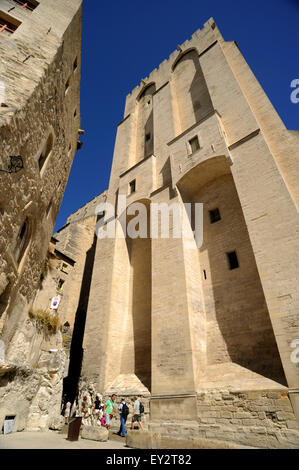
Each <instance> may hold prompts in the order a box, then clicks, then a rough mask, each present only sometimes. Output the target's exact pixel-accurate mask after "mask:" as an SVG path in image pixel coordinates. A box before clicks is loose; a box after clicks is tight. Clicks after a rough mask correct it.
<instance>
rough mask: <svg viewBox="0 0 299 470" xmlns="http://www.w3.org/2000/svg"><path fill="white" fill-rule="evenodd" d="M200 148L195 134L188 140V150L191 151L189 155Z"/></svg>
mask: <svg viewBox="0 0 299 470" xmlns="http://www.w3.org/2000/svg"><path fill="white" fill-rule="evenodd" d="M199 148H200V146H199V140H198V136H197V135H196V136H195V137H193V138H192V139H190V140H189V150H190V152H191V155H192V154H193V153H195V152H196V150H198V149H199Z"/></svg>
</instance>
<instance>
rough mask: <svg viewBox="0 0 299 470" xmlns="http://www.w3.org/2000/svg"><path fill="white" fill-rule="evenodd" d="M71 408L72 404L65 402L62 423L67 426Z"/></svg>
mask: <svg viewBox="0 0 299 470" xmlns="http://www.w3.org/2000/svg"><path fill="white" fill-rule="evenodd" d="M71 407H72V404H71V402H70V401H68V402H67V404H66V407H65V412H64V422H65V424H69V421H70V414H71Z"/></svg>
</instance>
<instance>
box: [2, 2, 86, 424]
mask: <svg viewBox="0 0 299 470" xmlns="http://www.w3.org/2000/svg"><path fill="white" fill-rule="evenodd" d="M81 4H82V1H81V0H64V1H63V2H61V1H60V0H38V1H36V0H30V1H26V2H25V1H19V0H0V98H1V103H0V168H1V170H3V169H4V170H5V169H6V170H7V169H8V166H10V172H9V173H8V172H6V173H5V172H2V171H1V172H0V179H1V184H0V326H1V328H0V332H1V333H0V339H1V358H0V376H1V377H0V380H1V382H0V428H1V429H2V427H3V424H5V422H6V421H10V424H11V422H12V421H13V429H14V430H15V431H17V430H21V429H24V428H25V429H41V428H42V429H44V428H47V427H49V426H50V425H51V424H52V425H55V423H54V421H55V420H56V419H57V417H58V418H59V414H60V413H59V411H60V399H61V392H62V378H63V376H64V367H65V360H66V357H65V352H64V350H63V347H62V339H61V333H60V332H59V331H56V330H55V328H53V330H52V331H51V332H50V330H49V331H45V329H44V328H43V327H42V326H43V322H44V323H45V322H46V319H48V321H49V322H50V323H49V325H48V326H49V327H51V325H52V323H53V325H52V326H54V323H55V321H56V320H55V318H56V317H55V311H51V309H50V305H49V304H48V303H47V302H46V303H45V305H43V310H42V311H43V312H44V317H42V316H41V311H39V314H38V315H37V314H36V315H35V313H36V312H34V310H33V306H34V301H35V297H36V294H37V292H38V290H39V289H40V287H41V274H42V273H43V271H44V269H45V260H46V259H47V258H49V256H48V249H49V242H50V239H51V235H52V231H53V227H54V223H55V219H56V216H57V212H58V209H59V206H60V204H61V200H62V196H63V193H64V189H65V186H66V183H67V180H68V176H69V172H70V168H71V165H72V161H73V158H74V155H75V152H76V150H77V147H78V146H79V147H80V144H78V131H79V129H80V69H81V22H82V5H81ZM12 156H13V157H14V156H17V157H21V159H22V161H21V162H20V159H19V161H18V164H19V168H17V170H19V171H18V172H13V171H12V170H13V169H14V167H12V166H11V163H13V162H12V161H11V158H10V157H12ZM22 165H23V168H21V166H22ZM38 298H39V299H40V300H41V297H40V294H38ZM39 307H40V305H39ZM47 313H49V314H51V315H52V317H51V315H50V316H49V318H48V317H47ZM53 423H54V424H53Z"/></svg>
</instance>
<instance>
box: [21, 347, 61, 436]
mask: <svg viewBox="0 0 299 470" xmlns="http://www.w3.org/2000/svg"><path fill="white" fill-rule="evenodd" d="M65 361H66V354H65V351H64V350H63V349H60V350H58V351H57V352H46V351H43V352H42V354H41V356H40V360H39V365H40V367H41V368H40V369H38V373H39V378H40V383H39V389H38V392H37V394H36V395H35V397H34V399H33V401H32V403H31V406H30V410H29V415H28V421H27V426H26V429H27V430H28V431H43V430H46V429H48V428H51V429H60V428H61V427H62V425H63V423H64V419H63V417H62V416H61V415H60V405H61V395H62V381H63V375H64V369H65Z"/></svg>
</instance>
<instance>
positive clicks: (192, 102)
mask: <svg viewBox="0 0 299 470" xmlns="http://www.w3.org/2000/svg"><path fill="white" fill-rule="evenodd" d="M173 75H174V83H175V90H176V96H177V101H178V110H179V117H180V123H181V132H183V131H184V130H186V129H188V128H189V127H190V126H192V125H193V124H195V123H196V122H198V121H200V120H201V119H203V118H204V117H205V116H206V115H207V114H208V113H210V112H211V111H212V110H213V104H212V101H211V97H210V93H209V90H208V87H207V83H206V80H205V77H204V74H203V72H202V69H201V65H200V62H199V58H198V53H197V51H195V50H190V51H188V52H186V53H183V54H182V56H181V58H180V57H179V58H178V60H177V61H176V63H175V65H174V67H173Z"/></svg>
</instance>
